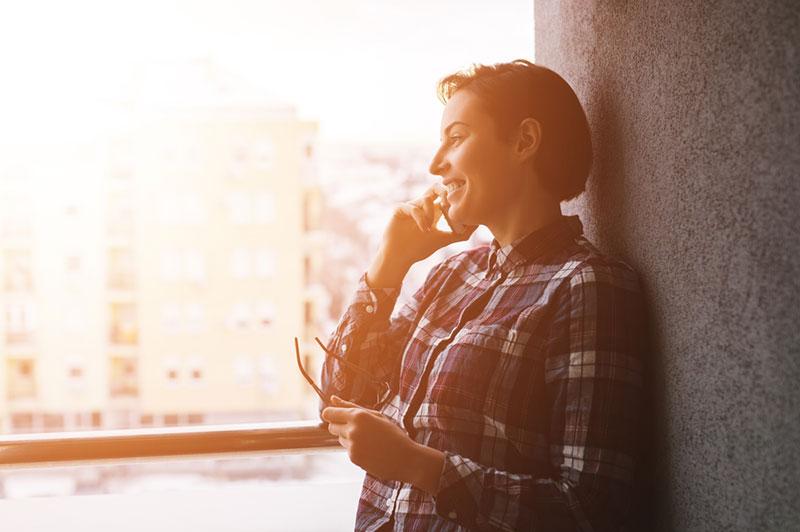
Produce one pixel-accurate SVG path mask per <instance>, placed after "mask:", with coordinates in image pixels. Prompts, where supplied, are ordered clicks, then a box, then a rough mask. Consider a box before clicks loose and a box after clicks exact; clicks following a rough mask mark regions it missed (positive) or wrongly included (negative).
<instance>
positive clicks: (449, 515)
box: [447, 510, 458, 519]
mask: <svg viewBox="0 0 800 532" xmlns="http://www.w3.org/2000/svg"><path fill="white" fill-rule="evenodd" d="M447 517H449V518H450V519H455V518H457V517H458V514H456V511H455V510H450V513H449V514H447Z"/></svg>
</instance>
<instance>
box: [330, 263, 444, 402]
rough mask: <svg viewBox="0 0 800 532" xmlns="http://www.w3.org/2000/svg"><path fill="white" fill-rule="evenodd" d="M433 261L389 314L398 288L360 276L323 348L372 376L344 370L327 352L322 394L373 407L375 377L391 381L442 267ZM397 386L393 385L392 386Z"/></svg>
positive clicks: (379, 379) (393, 379)
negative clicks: (379, 286) (408, 295)
mask: <svg viewBox="0 0 800 532" xmlns="http://www.w3.org/2000/svg"><path fill="white" fill-rule="evenodd" d="M446 262H447V261H444V262H443V263H440V264H438V265H437V266H435V267H434V268H433V269H432V270H431V272H430V273H429V274H428V276H427V278H426V280H425V283H424V284H423V285H422V287H421V288H420V289H419V290H417V292H416V293H415V294H414V295H413V297H412V298H411V300H410V301H409V302H408V303H405V304H404V305H403V306H402V308H401V309H400V310H399V312H398V313H397V315H396V316H394V317H392V312H393V311H394V307H395V303H396V302H397V297H398V295H399V294H400V289H399V288H393V289H386V288H382V289H373V288H371V287H370V286H369V284H368V283H367V277H366V274H364V275H362V276H361V279H360V280H359V283H358V287H357V289H356V293H355V296H354V297H353V299H352V301H351V303H350V305H349V306H348V308H347V310H345V313H344V315H343V316H342V318H341V320H340V321H339V324H338V325H337V327H336V330H335V331H334V333H333V335H332V336H331V338H330V341H329V342H328V346H327V347H328V350H329V351H330V352H331V353H334V354H336V355H337V356H341V357H343V358H344V359H345V360H347V361H348V362H351V363H353V364H355V365H357V366H358V367H359V368H361V369H363V370H365V371H366V373H368V374H369V375H370V376H371V377H372V378H373V379H374V381H373V380H371V379H367V378H366V377H364V376H363V374H362V373H361V372H355V371H348V368H347V366H346V365H345V364H342V363H340V362H339V361H338V360H337V359H336V358H335V357H331V356H327V357H326V359H325V362H324V364H323V366H322V377H321V385H322V390H323V391H324V392H325V393H326V394H336V395H338V396H339V397H342V398H343V399H347V400H349V401H352V402H355V403H358V404H360V405H362V406H365V407H367V408H373V407H374V406H375V402H376V395H377V394H376V391H377V390H376V388H377V386H376V381H377V382H387V383H389V384H390V386H392V387H394V386H396V382H397V380H398V379H397V376H398V375H399V371H400V360H401V357H402V354H403V350H404V349H405V345H406V343H408V340H409V338H410V336H411V334H412V332H413V331H412V328H413V325H414V323H415V320H416V316H417V314H418V312H420V311H424V308H423V307H424V306H425V305H426V304H427V301H428V299H429V298H428V294H429V293H430V292H432V291H433V290H434V285H435V284H436V281H437V279H438V277H439V274H440V272H441V271H442V270H443V268H444V264H445V263H446ZM394 391H396V390H394Z"/></svg>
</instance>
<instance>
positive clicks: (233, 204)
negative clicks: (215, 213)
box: [228, 192, 253, 225]
mask: <svg viewBox="0 0 800 532" xmlns="http://www.w3.org/2000/svg"><path fill="white" fill-rule="evenodd" d="M252 208H253V205H252V202H251V201H250V198H249V197H248V196H247V194H245V193H244V192H231V193H229V194H228V213H229V217H230V220H231V222H232V223H234V224H235V225H246V224H249V223H251V222H252V219H253V216H252V215H253V213H252Z"/></svg>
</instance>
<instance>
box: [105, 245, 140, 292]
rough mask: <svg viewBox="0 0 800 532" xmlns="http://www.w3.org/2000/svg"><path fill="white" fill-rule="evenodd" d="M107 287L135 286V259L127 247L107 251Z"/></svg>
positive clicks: (131, 287)
mask: <svg viewBox="0 0 800 532" xmlns="http://www.w3.org/2000/svg"><path fill="white" fill-rule="evenodd" d="M108 287H109V288H110V289H112V290H133V289H134V288H135V287H136V261H135V258H134V255H133V251H132V250H131V249H128V248H112V249H110V250H109V251H108Z"/></svg>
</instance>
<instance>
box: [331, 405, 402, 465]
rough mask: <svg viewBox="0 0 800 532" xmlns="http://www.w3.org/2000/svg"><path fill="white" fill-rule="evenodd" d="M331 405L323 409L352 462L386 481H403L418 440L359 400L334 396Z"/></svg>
mask: <svg viewBox="0 0 800 532" xmlns="http://www.w3.org/2000/svg"><path fill="white" fill-rule="evenodd" d="M331 404H332V405H333V406H329V407H327V408H325V409H324V410H323V411H322V419H323V420H325V421H327V422H328V431H329V432H330V433H331V434H333V435H334V436H338V437H339V443H340V444H341V445H342V447H344V448H345V449H347V454H348V455H349V456H350V461H351V462H353V463H354V464H356V465H357V466H359V467H360V468H361V469H364V470H365V471H367V472H369V473H372V474H373V475H375V476H376V477H379V478H381V479H384V480H400V477H401V476H402V474H403V470H404V469H406V468H407V467H408V459H409V458H410V455H411V454H412V453H413V450H412V448H413V447H414V445H416V444H415V443H414V441H413V440H412V439H411V438H409V437H408V434H406V433H405V431H403V429H401V428H400V427H399V426H397V425H396V424H395V423H394V422H393V421H392V420H390V419H389V418H387V417H386V416H384V415H383V414H381V413H380V412H377V411H376V410H369V409H367V408H364V407H362V406H359V405H357V404H355V403H351V402H349V401H345V400H344V399H340V398H339V397H336V396H335V395H334V396H332V397H331Z"/></svg>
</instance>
